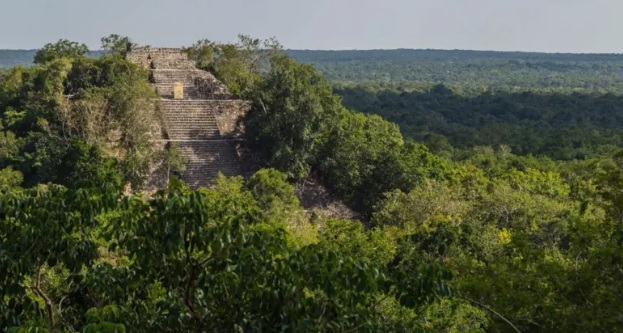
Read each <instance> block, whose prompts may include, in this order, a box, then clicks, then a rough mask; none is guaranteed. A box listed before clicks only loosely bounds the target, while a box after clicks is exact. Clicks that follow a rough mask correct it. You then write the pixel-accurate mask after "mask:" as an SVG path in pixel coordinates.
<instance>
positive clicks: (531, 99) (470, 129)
mask: <svg viewBox="0 0 623 333" xmlns="http://www.w3.org/2000/svg"><path fill="white" fill-rule="evenodd" d="M35 53H36V51H35V50H21V51H20V50H0V70H1V69H2V68H9V67H12V66H15V65H19V64H23V65H27V64H29V63H31V62H32V59H33V56H34V54H35ZM287 53H288V54H289V55H290V56H291V57H292V58H294V59H295V60H296V61H298V62H302V63H306V64H311V65H313V66H314V67H315V68H316V70H317V71H318V72H319V73H320V74H321V75H323V76H324V77H325V78H326V79H327V80H328V81H329V82H331V83H332V84H333V86H334V90H335V92H336V93H337V94H338V95H340V96H341V97H342V98H343V100H344V104H345V105H346V106H347V107H348V108H350V109H354V110H357V111H360V112H364V113H368V114H376V115H380V116H381V117H383V118H384V119H387V120H390V121H392V122H395V123H397V124H398V125H399V126H400V129H401V131H402V133H403V135H405V137H406V138H408V139H410V140H414V141H419V142H423V143H426V144H427V145H428V147H429V148H430V149H432V150H433V151H434V152H436V153H443V154H446V155H447V154H451V153H456V152H457V151H455V148H457V149H460V150H462V149H469V148H472V147H476V146H492V147H497V146H500V145H505V146H508V147H509V148H510V149H511V150H512V151H513V152H514V153H517V154H520V155H530V154H531V155H543V156H548V157H550V158H554V159H561V160H570V159H584V158H587V157H592V156H596V155H600V154H603V153H604V152H608V151H611V150H612V149H615V148H618V147H621V146H623V130H622V129H623V117H622V116H621V115H622V112H621V111H623V109H622V108H623V106H622V105H623V103H622V102H623V100H622V97H619V96H620V95H621V92H623V55H621V54H552V53H530V52H494V51H461V50H452V51H450V50H449V51H444V50H408V49H399V50H368V51H310V50H288V51H287ZM99 55H101V53H100V52H93V53H91V54H90V55H89V56H90V57H97V56H99Z"/></svg>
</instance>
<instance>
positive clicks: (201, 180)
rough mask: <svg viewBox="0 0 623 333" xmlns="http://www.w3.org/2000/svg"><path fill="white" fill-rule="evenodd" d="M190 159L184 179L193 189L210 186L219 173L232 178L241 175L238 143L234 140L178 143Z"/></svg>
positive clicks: (184, 154)
mask: <svg viewBox="0 0 623 333" xmlns="http://www.w3.org/2000/svg"><path fill="white" fill-rule="evenodd" d="M177 144H178V146H179V149H180V151H181V153H182V155H183V156H184V157H186V158H187V159H188V162H187V163H186V168H187V170H186V171H185V172H183V173H182V179H183V180H184V181H185V182H187V183H188V184H189V185H190V186H191V187H193V188H196V187H200V186H209V185H211V184H212V182H213V181H214V179H215V178H216V176H217V174H218V173H219V172H221V173H223V174H224V175H225V176H228V177H231V176H235V175H237V174H239V173H240V169H239V160H238V156H237V153H236V142H235V141H232V140H214V141H195V142H178V143H177Z"/></svg>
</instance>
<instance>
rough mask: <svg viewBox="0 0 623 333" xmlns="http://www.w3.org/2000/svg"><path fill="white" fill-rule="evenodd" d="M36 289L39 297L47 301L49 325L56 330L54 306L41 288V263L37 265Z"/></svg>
mask: <svg viewBox="0 0 623 333" xmlns="http://www.w3.org/2000/svg"><path fill="white" fill-rule="evenodd" d="M34 291H35V293H36V294H37V295H39V297H41V298H43V300H44V301H45V309H46V312H47V313H48V325H49V326H50V331H52V330H54V326H55V325H56V323H55V322H54V308H53V304H52V300H51V299H50V297H48V295H46V294H45V293H44V292H43V290H41V265H39V267H37V275H36V277H35V288H34Z"/></svg>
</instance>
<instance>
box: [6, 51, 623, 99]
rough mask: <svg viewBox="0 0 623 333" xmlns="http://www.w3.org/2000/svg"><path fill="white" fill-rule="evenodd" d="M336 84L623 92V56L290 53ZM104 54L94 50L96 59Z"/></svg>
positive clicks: (28, 58)
mask: <svg viewBox="0 0 623 333" xmlns="http://www.w3.org/2000/svg"><path fill="white" fill-rule="evenodd" d="M35 53H36V50H0V68H8V67H13V66H16V65H27V64H31V63H32V59H33V56H34V54H35ZM287 53H288V54H289V55H290V56H291V57H292V58H294V59H295V60H296V61H298V62H302V63H306V64H312V65H314V66H315V67H316V69H317V70H318V71H319V73H321V74H322V75H323V76H324V77H325V78H327V79H328V80H329V81H330V82H340V83H359V82H367V83H371V82H375V83H406V82H410V83H444V84H449V85H464V84H465V85H469V86H487V87H513V88H531V87H535V86H538V87H542V88H552V89H560V88H570V89H575V90H589V91H597V92H604V91H614V90H617V89H623V55H620V54H562V53H561V54H555V53H554V54H552V53H533V52H495V51H461V50H410V49H399V50H366V51H312V50H288V51H287ZM100 54H101V53H99V52H97V51H96V52H93V53H92V54H91V56H98V55H100Z"/></svg>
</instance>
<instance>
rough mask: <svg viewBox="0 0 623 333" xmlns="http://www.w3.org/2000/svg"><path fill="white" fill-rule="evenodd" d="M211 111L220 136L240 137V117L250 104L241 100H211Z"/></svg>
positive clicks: (241, 129) (242, 129) (242, 131)
mask: <svg viewBox="0 0 623 333" xmlns="http://www.w3.org/2000/svg"><path fill="white" fill-rule="evenodd" d="M211 107H212V112H213V113H214V117H216V125H217V126H218V130H219V132H220V134H221V136H224V137H240V136H242V134H243V133H244V128H243V126H242V121H241V120H242V117H244V115H245V114H246V113H247V111H248V110H249V107H250V104H249V103H248V102H245V101H241V100H229V101H213V102H212V105H211Z"/></svg>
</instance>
